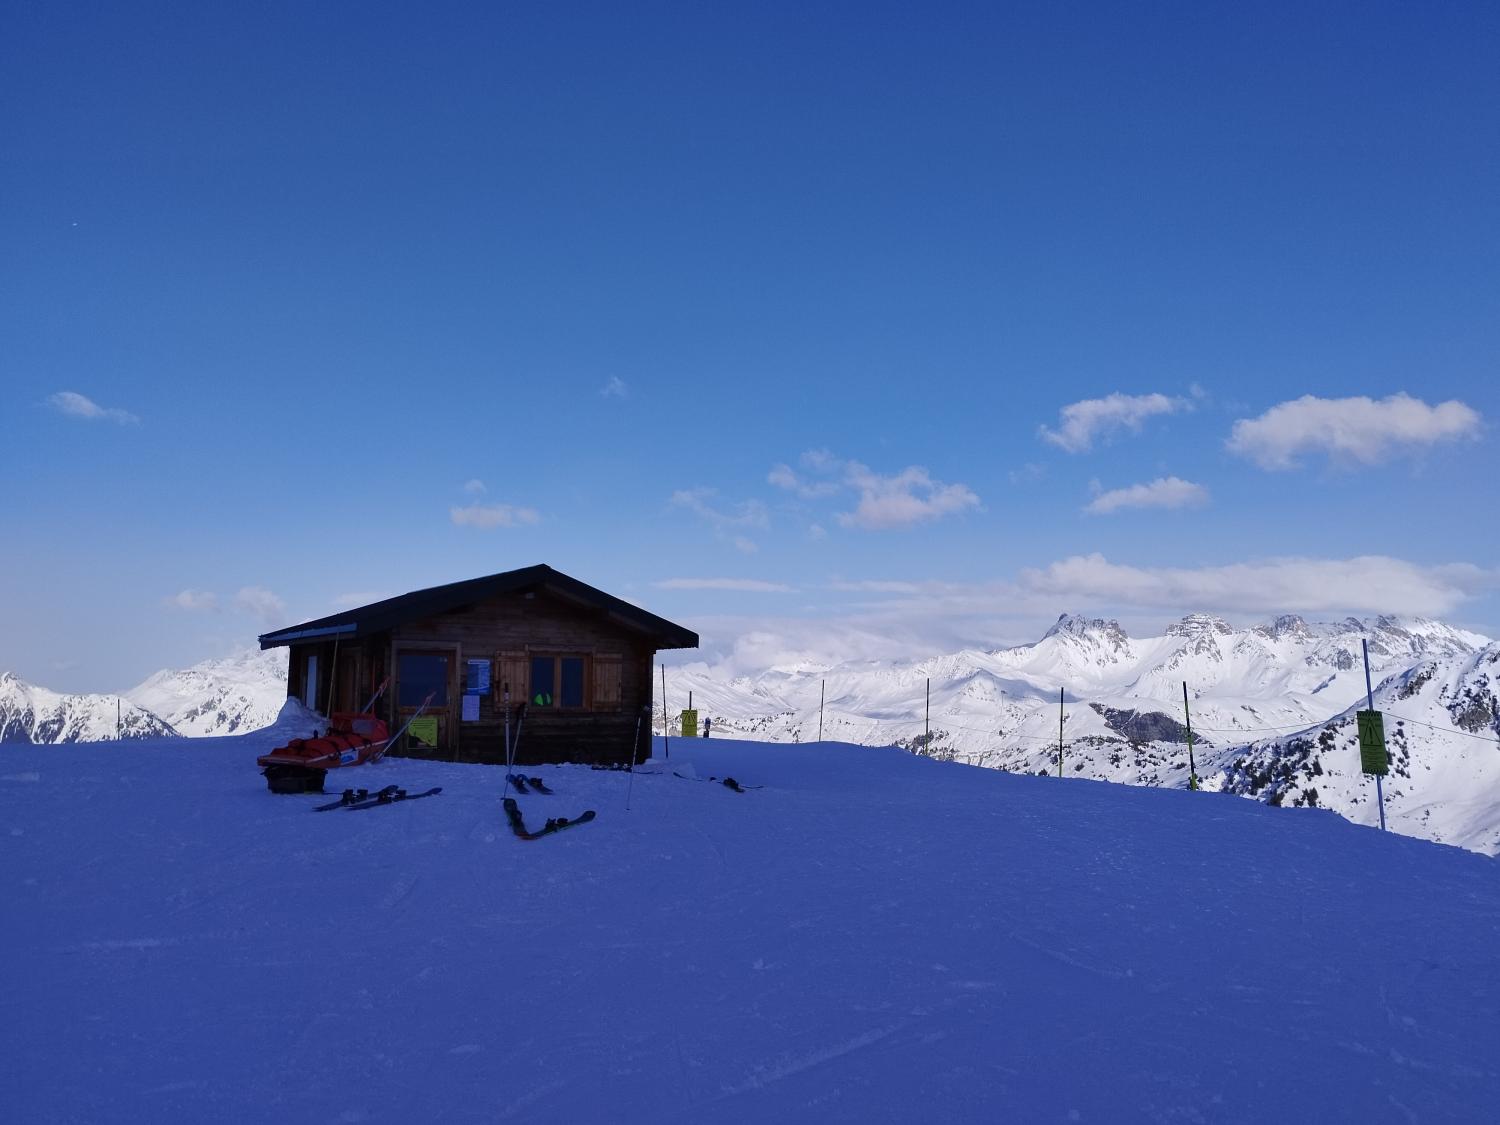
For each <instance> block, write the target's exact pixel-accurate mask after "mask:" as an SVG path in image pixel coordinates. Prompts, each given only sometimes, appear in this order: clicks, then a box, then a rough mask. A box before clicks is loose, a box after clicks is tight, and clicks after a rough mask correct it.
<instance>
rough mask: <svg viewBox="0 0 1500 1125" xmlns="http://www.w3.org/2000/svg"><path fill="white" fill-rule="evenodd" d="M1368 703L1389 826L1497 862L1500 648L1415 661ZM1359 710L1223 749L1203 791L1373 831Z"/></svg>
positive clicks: (1499, 847) (1375, 815) (1374, 821)
mask: <svg viewBox="0 0 1500 1125" xmlns="http://www.w3.org/2000/svg"><path fill="white" fill-rule="evenodd" d="M1374 695H1375V706H1376V708H1377V709H1378V710H1380V711H1382V712H1383V713H1384V715H1385V733H1386V745H1387V748H1388V750H1389V752H1390V759H1391V760H1390V773H1389V774H1388V775H1387V776H1386V777H1385V779H1384V789H1385V802H1386V809H1385V812H1386V821H1387V823H1388V824H1389V826H1390V827H1392V828H1394V829H1395V830H1397V831H1400V832H1405V833H1406V834H1408V835H1412V836H1422V837H1425V838H1427V839H1431V840H1437V841H1439V842H1441V843H1447V844H1456V845H1458V846H1459V847H1464V848H1470V849H1472V850H1474V851H1481V852H1485V853H1487V854H1490V855H1496V854H1500V643H1495V644H1490V645H1487V646H1486V647H1484V648H1482V649H1480V650H1479V651H1478V652H1476V653H1472V654H1467V655H1463V656H1453V657H1446V658H1442V659H1436V660H1424V661H1420V662H1419V663H1417V664H1415V665H1413V666H1412V667H1410V668H1408V669H1406V670H1405V671H1403V672H1399V673H1397V674H1396V675H1393V676H1391V677H1389V678H1388V679H1385V680H1383V681H1382V682H1381V684H1380V686H1379V687H1377V688H1376V689H1375V693H1374ZM1364 706H1365V701H1364V700H1362V699H1361V700H1359V701H1358V702H1356V703H1355V704H1354V705H1352V706H1350V707H1349V708H1347V709H1346V710H1344V711H1342V712H1340V713H1339V714H1338V715H1336V716H1334V717H1333V718H1331V719H1329V720H1328V721H1327V722H1324V723H1321V724H1319V725H1318V726H1315V727H1311V728H1309V729H1307V730H1303V731H1298V732H1296V733H1294V734H1290V735H1286V736H1284V737H1279V738H1272V739H1267V740H1264V741H1260V742H1255V743H1252V744H1251V745H1249V746H1247V747H1236V748H1233V749H1231V750H1230V751H1229V752H1228V753H1225V754H1223V755H1221V762H1220V763H1219V770H1218V773H1217V775H1216V776H1214V777H1213V778H1211V779H1210V785H1211V786H1212V787H1213V788H1218V789H1223V790H1225V791H1227V792H1231V793H1238V794H1242V795H1245V796H1251V797H1257V798H1259V799H1261V800H1265V801H1267V802H1268V803H1270V804H1278V805H1279V804H1285V805H1321V806H1325V807H1330V808H1333V809H1335V810H1336V811H1338V812H1339V813H1341V814H1342V815H1344V816H1346V817H1348V818H1349V819H1350V820H1353V821H1356V822H1358V823H1361V824H1377V823H1379V818H1380V814H1379V810H1378V809H1377V808H1376V807H1375V788H1374V786H1373V785H1372V784H1371V783H1370V780H1369V779H1368V778H1367V777H1365V775H1364V774H1363V773H1362V772H1361V770H1360V757H1359V732H1358V729H1357V725H1356V721H1355V712H1356V711H1357V710H1359V709H1361V708H1363V707H1364Z"/></svg>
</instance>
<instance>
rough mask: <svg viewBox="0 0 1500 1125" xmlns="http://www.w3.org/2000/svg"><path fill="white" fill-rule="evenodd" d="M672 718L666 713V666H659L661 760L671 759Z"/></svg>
mask: <svg viewBox="0 0 1500 1125" xmlns="http://www.w3.org/2000/svg"><path fill="white" fill-rule="evenodd" d="M671 724H672V719H671V717H670V716H669V715H668V714H667V666H666V665H665V664H663V665H662V666H661V756H662V760H663V761H667V762H670V761H671V760H672V731H671V729H670V728H671Z"/></svg>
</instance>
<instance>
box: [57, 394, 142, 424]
mask: <svg viewBox="0 0 1500 1125" xmlns="http://www.w3.org/2000/svg"><path fill="white" fill-rule="evenodd" d="M47 405H48V406H51V407H52V408H54V409H55V410H59V411H61V412H62V413H64V414H66V415H68V416H69V417H72V418H87V419H89V420H90V421H106V422H118V423H120V424H121V425H122V426H124V425H132V424H134V423H136V422H139V421H140V419H139V418H137V417H136V416H135V415H134V414H132V413H130V411H128V410H120V409H118V408H116V407H112V406H100V405H99V404H98V403H97V402H95V401H94V400H93V399H91V398H89V397H87V396H86V395H81V394H79V393H78V392H77V391H58V392H57V393H56V394H53V395H48V396H47Z"/></svg>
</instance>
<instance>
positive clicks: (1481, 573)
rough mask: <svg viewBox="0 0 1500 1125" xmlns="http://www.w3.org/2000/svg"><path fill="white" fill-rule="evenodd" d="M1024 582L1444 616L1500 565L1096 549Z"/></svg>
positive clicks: (1276, 606)
mask: <svg viewBox="0 0 1500 1125" xmlns="http://www.w3.org/2000/svg"><path fill="white" fill-rule="evenodd" d="M1020 585H1021V587H1022V589H1023V590H1024V591H1025V592H1027V593H1029V594H1032V595H1040V596H1044V597H1050V598H1053V599H1055V600H1056V603H1057V604H1059V605H1063V606H1069V607H1071V606H1085V605H1092V606H1104V607H1110V606H1137V607H1153V608H1163V609H1169V610H1171V611H1173V612H1187V611H1189V610H1201V611H1208V612H1246V613H1391V614H1415V615H1422V616H1441V615H1443V614H1446V613H1450V612H1452V610H1453V609H1455V608H1456V607H1457V606H1458V605H1459V604H1461V603H1462V602H1464V601H1465V600H1467V599H1468V598H1470V597H1473V596H1475V595H1476V594H1478V593H1481V592H1483V591H1485V590H1489V589H1495V588H1500V570H1485V569H1482V568H1480V567H1477V566H1473V565H1471V564H1468V563H1457V564H1449V565H1444V566H1418V565H1417V564H1415V563H1410V562H1406V561H1404V560H1402V559H1393V558H1388V557H1385V556H1382V555H1366V556H1361V557H1358V558H1352V559H1309V558H1278V559H1267V560H1263V561H1258V562H1248V563H1231V564H1229V565H1226V566H1209V567H1197V568H1187V567H1135V566H1122V565H1119V564H1116V563H1112V562H1110V561H1109V560H1107V559H1106V558H1105V557H1104V556H1103V555H1099V554H1092V555H1077V556H1074V557H1072V558H1068V559H1063V560H1061V561H1059V562H1055V563H1052V564H1051V565H1050V566H1048V567H1045V568H1043V569H1039V570H1038V569H1031V570H1024V571H1022V572H1021V578H1020Z"/></svg>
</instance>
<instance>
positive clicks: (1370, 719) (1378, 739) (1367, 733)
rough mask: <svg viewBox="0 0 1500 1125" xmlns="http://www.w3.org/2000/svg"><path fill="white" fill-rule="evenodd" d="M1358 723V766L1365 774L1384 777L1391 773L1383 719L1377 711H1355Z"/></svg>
mask: <svg viewBox="0 0 1500 1125" xmlns="http://www.w3.org/2000/svg"><path fill="white" fill-rule="evenodd" d="M1354 717H1355V718H1356V719H1357V720H1358V722H1359V765H1360V768H1361V769H1362V770H1364V771H1365V773H1373V774H1378V775H1380V776H1384V775H1385V774H1388V773H1390V772H1391V766H1390V756H1389V755H1388V754H1387V753H1386V752H1385V717H1384V716H1383V715H1381V713H1380V712H1379V711H1356V712H1355V713H1354Z"/></svg>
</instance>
